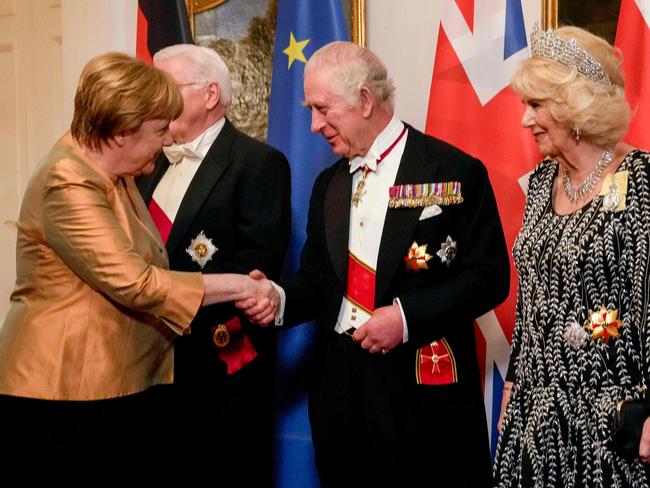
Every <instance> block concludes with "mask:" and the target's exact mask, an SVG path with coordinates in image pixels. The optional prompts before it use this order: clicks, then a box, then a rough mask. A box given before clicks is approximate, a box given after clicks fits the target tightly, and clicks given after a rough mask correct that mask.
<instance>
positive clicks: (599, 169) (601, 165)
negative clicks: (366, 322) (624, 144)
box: [562, 149, 614, 204]
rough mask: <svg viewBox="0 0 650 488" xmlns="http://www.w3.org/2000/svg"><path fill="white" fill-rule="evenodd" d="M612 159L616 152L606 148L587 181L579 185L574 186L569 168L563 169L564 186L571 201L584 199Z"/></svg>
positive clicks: (575, 201) (574, 202) (576, 201)
mask: <svg viewBox="0 0 650 488" xmlns="http://www.w3.org/2000/svg"><path fill="white" fill-rule="evenodd" d="M612 159H614V153H612V151H610V150H609V149H604V150H603V153H602V154H601V155H600V159H599V160H598V162H597V163H596V166H594V169H593V170H591V173H589V174H588V175H587V177H586V178H585V181H583V182H582V184H581V185H578V186H574V184H573V183H571V178H569V172H568V171H567V169H566V168H563V169H562V188H563V189H564V193H566V196H567V197H569V200H571V203H573V204H576V203H578V202H579V201H580V200H584V199H585V198H586V197H587V196H588V195H589V194H590V193H591V191H592V190H593V189H594V186H595V185H596V182H598V180H600V177H601V176H602V174H603V170H604V169H605V168H606V167H607V165H608V164H609V163H611V162H612Z"/></svg>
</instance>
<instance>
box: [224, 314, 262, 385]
mask: <svg viewBox="0 0 650 488" xmlns="http://www.w3.org/2000/svg"><path fill="white" fill-rule="evenodd" d="M224 325H225V326H226V328H227V329H228V332H229V333H230V341H229V342H228V345H227V346H226V347H223V348H217V351H218V353H219V358H220V359H221V360H222V361H223V362H224V363H226V367H227V369H228V374H233V373H236V372H237V371H239V370H240V369H242V368H243V367H244V366H246V365H247V364H248V363H250V362H251V361H252V360H253V359H255V357H256V356H257V351H256V350H255V347H253V344H252V343H251V341H250V339H249V338H248V337H247V336H246V334H244V332H242V330H241V322H240V321H239V318H237V317H233V318H231V319H230V320H229V321H228V322H226V323H225V324H224Z"/></svg>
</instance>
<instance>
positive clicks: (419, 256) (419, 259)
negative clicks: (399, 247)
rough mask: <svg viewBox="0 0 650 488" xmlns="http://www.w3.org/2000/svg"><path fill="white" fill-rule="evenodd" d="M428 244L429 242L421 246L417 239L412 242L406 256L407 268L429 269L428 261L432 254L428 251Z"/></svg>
mask: <svg viewBox="0 0 650 488" xmlns="http://www.w3.org/2000/svg"><path fill="white" fill-rule="evenodd" d="M427 246H428V244H423V245H421V246H419V245H418V243H417V242H416V241H413V244H411V247H409V250H408V253H407V255H406V256H404V263H405V264H406V269H409V270H411V271H420V270H421V269H429V265H427V261H429V260H430V259H431V254H429V253H428V252H427Z"/></svg>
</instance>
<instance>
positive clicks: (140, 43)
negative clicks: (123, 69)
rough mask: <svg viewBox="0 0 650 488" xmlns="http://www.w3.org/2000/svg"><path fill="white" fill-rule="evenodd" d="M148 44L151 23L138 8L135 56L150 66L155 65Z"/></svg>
mask: <svg viewBox="0 0 650 488" xmlns="http://www.w3.org/2000/svg"><path fill="white" fill-rule="evenodd" d="M148 42H149V23H148V22H147V18H146V17H145V16H144V14H143V13H142V10H141V9H140V7H138V28H137V36H136V40H135V55H136V57H137V58H138V59H141V60H143V61H146V62H147V63H149V64H153V59H152V57H151V53H150V52H149V47H148V45H147V43H148Z"/></svg>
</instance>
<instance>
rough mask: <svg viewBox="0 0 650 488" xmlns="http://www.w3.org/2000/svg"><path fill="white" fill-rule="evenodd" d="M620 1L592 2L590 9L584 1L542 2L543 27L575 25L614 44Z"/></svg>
mask: <svg viewBox="0 0 650 488" xmlns="http://www.w3.org/2000/svg"><path fill="white" fill-rule="evenodd" d="M620 7H621V2H620V0H591V1H590V2H589V6H588V8H587V7H586V6H585V2H584V1H583V0H542V15H541V17H542V26H543V28H544V29H548V28H553V29H554V28H556V27H557V26H558V25H575V26H578V27H583V28H585V29H587V30H588V31H590V32H593V33H594V34H597V35H599V36H601V37H603V38H605V39H607V40H608V41H609V42H610V43H612V44H613V43H614V38H615V37H616V26H617V24H618V13H619V11H620Z"/></svg>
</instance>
